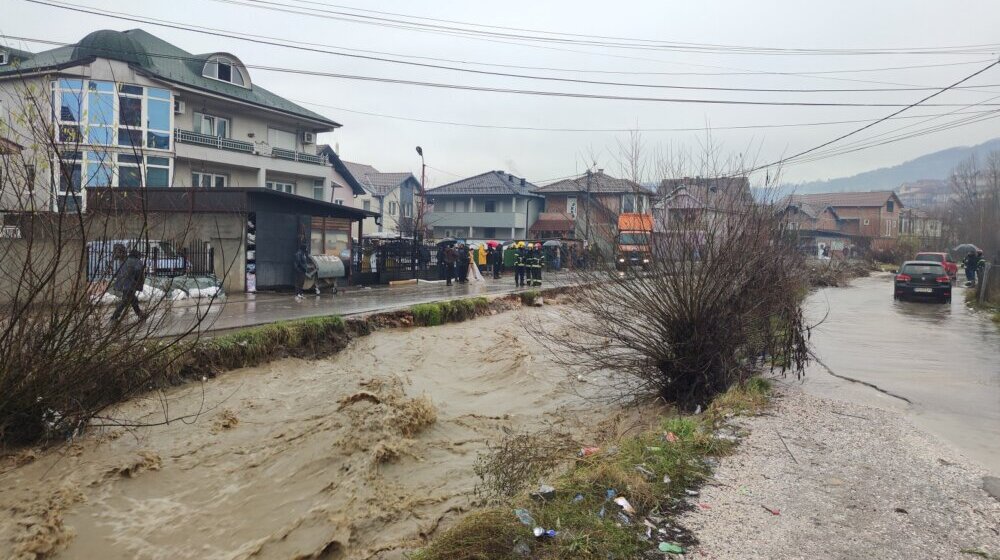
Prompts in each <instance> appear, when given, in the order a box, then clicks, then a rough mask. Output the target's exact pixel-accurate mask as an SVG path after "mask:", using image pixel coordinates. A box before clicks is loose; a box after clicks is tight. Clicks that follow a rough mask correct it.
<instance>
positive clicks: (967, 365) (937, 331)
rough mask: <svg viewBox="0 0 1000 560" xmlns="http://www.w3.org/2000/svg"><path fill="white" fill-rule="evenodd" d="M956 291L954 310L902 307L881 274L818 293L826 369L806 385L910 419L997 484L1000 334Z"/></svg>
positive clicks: (811, 312) (814, 313)
mask: <svg viewBox="0 0 1000 560" xmlns="http://www.w3.org/2000/svg"><path fill="white" fill-rule="evenodd" d="M954 291H955V295H954V298H953V300H952V303H950V304H938V303H915V302H897V301H893V299H892V277H891V276H887V275H879V276H874V277H871V278H860V279H857V280H855V281H854V282H852V285H851V287H847V288H828V289H823V290H819V291H817V292H814V293H813V294H812V295H811V296H810V297H809V300H808V303H807V312H808V316H809V317H810V319H812V320H813V321H814V322H815V321H819V320H821V319H824V317H825V319H824V320H823V323H822V324H820V325H819V326H818V327H817V328H816V330H815V332H814V333H813V336H812V344H813V348H814V351H815V353H816V355H817V356H818V357H819V359H820V361H821V362H822V363H821V364H820V363H814V364H812V365H810V367H809V370H808V372H807V375H806V381H805V383H804V386H805V388H806V390H807V391H811V392H814V393H817V394H820V395H823V396H829V397H834V398H840V399H847V400H853V401H857V402H862V403H865V404H875V405H878V406H882V407H886V408H892V409H896V410H900V411H903V412H904V413H905V414H907V415H908V416H909V417H910V418H911V420H912V421H913V422H914V423H915V424H916V425H917V426H918V427H920V428H921V429H924V430H926V431H928V432H930V433H931V434H933V435H935V436H937V437H938V438H939V439H941V440H943V441H945V442H947V443H949V444H951V445H952V446H954V447H955V448H957V449H958V451H960V452H961V453H963V454H964V455H966V456H967V457H969V458H970V459H972V460H974V461H976V462H978V463H979V464H981V465H982V466H983V467H985V468H986V469H988V470H990V471H992V472H993V473H994V474H996V475H1000V329H998V328H997V325H996V324H994V323H993V322H992V321H991V320H990V318H989V317H988V316H987V315H986V314H984V313H976V312H974V311H971V310H969V309H967V308H966V306H965V301H964V298H963V296H964V289H962V288H956V289H955V290H954ZM824 365H825V366H826V367H824ZM827 368H829V370H827ZM830 371H832V372H834V373H836V374H839V375H842V376H847V377H851V378H853V379H856V380H858V381H863V382H865V383H870V384H873V385H875V386H877V387H878V388H879V389H881V390H882V391H884V392H879V391H877V390H876V389H874V388H872V387H869V386H865V385H861V384H858V383H851V382H847V381H844V380H842V379H838V378H836V377H834V376H831V375H830V374H829V372H830ZM900 397H902V398H900ZM904 399H906V400H904ZM907 400H908V401H909V402H906V401H907Z"/></svg>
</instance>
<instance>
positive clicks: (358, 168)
mask: <svg viewBox="0 0 1000 560" xmlns="http://www.w3.org/2000/svg"><path fill="white" fill-rule="evenodd" d="M343 164H344V169H345V173H344V175H345V177H347V176H350V177H351V179H352V180H353V181H354V182H356V183H358V184H359V185H360V186H361V188H362V190H363V191H364V192H363V193H362V194H360V195H359V196H358V197H357V199H356V200H355V202H354V204H355V207H357V208H361V209H364V210H368V211H371V212H374V213H376V214H378V217H376V218H369V219H367V220H365V221H364V223H362V224H361V229H362V230H363V231H364V232H365V233H366V234H372V235H381V236H386V237H396V236H399V235H403V236H411V235H413V234H414V227H415V225H416V223H417V214H418V212H419V211H420V209H421V197H422V196H423V188H422V187H421V185H420V181H419V180H417V178H416V177H414V176H413V174H412V173H410V172H409V171H399V172H388V173H384V172H382V171H379V170H378V169H375V168H374V167H372V166H371V165H367V164H364V163H354V162H350V161H344V162H343Z"/></svg>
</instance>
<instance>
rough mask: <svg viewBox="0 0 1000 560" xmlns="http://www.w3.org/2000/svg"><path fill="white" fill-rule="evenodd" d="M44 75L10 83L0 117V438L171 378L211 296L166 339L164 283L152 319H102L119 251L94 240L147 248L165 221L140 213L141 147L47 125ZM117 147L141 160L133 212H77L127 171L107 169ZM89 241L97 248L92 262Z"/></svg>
mask: <svg viewBox="0 0 1000 560" xmlns="http://www.w3.org/2000/svg"><path fill="white" fill-rule="evenodd" d="M53 79H54V78H53ZM49 83H50V80H49V79H42V80H39V81H36V82H32V81H29V80H25V81H22V82H18V83H17V84H14V85H13V86H10V87H11V88H13V89H9V90H7V94H8V97H9V98H13V99H16V100H18V102H17V104H16V105H10V104H8V105H5V107H6V111H7V112H6V113H4V114H2V115H0V137H3V138H6V139H7V142H5V144H4V145H5V148H4V149H2V150H0V204H2V205H0V213H2V215H3V219H4V230H3V233H4V235H2V236H0V262H2V263H3V266H2V267H0V446H5V445H10V444H23V443H29V442H36V441H45V440H50V439H56V440H59V439H63V438H65V437H67V436H70V435H72V434H74V433H77V432H79V431H80V430H82V429H84V428H85V427H86V426H87V424H88V422H89V421H90V420H91V419H92V418H93V417H94V416H95V415H96V414H97V413H99V412H100V411H101V410H102V409H104V408H106V407H107V406H109V405H112V404H114V403H116V402H119V401H121V400H123V399H126V398H129V397H131V396H134V395H137V394H139V393H142V392H146V391H149V390H151V389H157V388H159V387H162V386H164V385H166V384H168V383H169V382H170V381H171V379H170V371H171V367H170V366H171V363H172V361H173V360H174V359H175V357H176V356H178V355H180V353H181V352H183V351H184V350H185V349H186V348H189V347H190V345H193V344H194V343H196V342H197V335H198V333H199V331H200V328H201V326H202V323H203V322H204V321H205V319H206V318H207V316H208V309H209V308H210V307H211V306H212V305H213V303H214V301H215V296H213V297H210V298H208V299H207V300H200V301H199V303H198V305H197V306H196V307H194V311H195V313H188V314H187V317H189V318H190V317H193V319H189V320H188V322H186V323H185V324H184V325H183V326H182V327H181V328H179V329H175V332H177V331H179V332H177V334H175V335H173V336H162V333H163V332H164V327H165V326H166V324H167V323H168V322H169V321H170V320H171V314H170V312H169V311H170V307H171V305H172V301H171V300H172V299H173V298H172V297H171V295H170V293H168V291H167V290H152V289H149V290H146V292H148V294H147V295H148V297H144V298H142V299H144V300H145V301H143V303H142V311H143V312H144V314H145V315H146V316H147V317H148V320H144V321H139V320H132V319H124V320H112V319H111V318H110V317H109V316H110V315H111V309H110V307H109V306H108V305H107V302H108V301H109V300H114V299H116V295H115V294H114V291H115V288H114V282H113V281H112V280H113V278H114V276H115V274H116V273H117V272H118V269H119V267H120V266H121V259H120V257H122V255H121V254H120V253H119V252H114V248H113V247H111V246H105V245H108V244H105V245H101V242H102V241H104V240H128V242H129V244H131V245H132V246H134V247H138V246H141V245H142V244H143V243H144V244H145V246H146V247H148V246H149V245H150V241H151V240H156V239H165V238H166V237H165V235H167V234H166V232H167V228H166V225H165V224H163V223H156V221H154V220H153V219H152V218H151V215H150V213H149V212H148V211H147V210H148V205H147V203H146V196H147V195H146V191H145V189H144V188H142V187H144V186H145V182H144V181H145V177H146V173H144V172H143V171H140V170H141V169H144V168H143V167H142V166H143V163H141V162H144V161H145V160H144V159H143V158H144V156H145V153H144V152H145V150H144V148H143V144H142V143H141V142H136V143H135V144H134V145H133V147H132V148H131V149H130V150H124V151H123V150H121V149H116V150H112V149H111V148H110V147H101V146H99V145H94V144H92V143H89V142H88V143H86V144H84V141H85V139H88V138H93V137H94V136H96V133H95V134H94V136H91V132H94V131H91V130H88V127H87V125H84V124H82V121H84V120H85V119H82V118H81V119H79V120H80V121H81V124H79V125H64V124H60V123H58V122H54V120H53V118H52V115H53V114H54V108H53V106H52V99H53V94H52V92H50V91H49V89H48V87H47V84H49ZM81 95H85V94H83V93H82V92H81ZM110 95H120V94H118V93H117V92H112V93H111V94H110ZM92 110H97V109H96V108H94V109H92ZM121 128H122V129H123V130H126V131H127V132H126V133H127V134H131V131H129V130H128V127H127V126H121ZM81 153H86V154H87V155H86V161H87V162H88V164H87V165H84V164H83V162H82V161H81V159H82V158H81ZM122 155H126V156H130V157H131V158H132V159H131V161H133V162H140V163H138V164H137V165H136V168H135V169H136V171H135V177H136V180H137V181H138V183H137V185H136V186H137V187H139V188H133V189H128V193H127V194H128V196H129V197H131V198H130V201H131V202H132V203H131V204H130V208H131V209H130V210H120V211H116V210H114V209H111V210H109V209H107V208H106V209H104V210H101V211H96V210H95V211H90V210H87V211H85V208H84V198H85V197H86V195H87V193H86V192H85V191H86V190H87V189H88V188H89V189H92V190H96V191H99V192H108V190H107V189H110V188H111V187H110V182H109V180H110V177H111V175H110V174H111V173H112V170H113V169H115V170H116V171H115V172H117V173H126V171H125V170H122V169H118V168H116V167H115V165H116V162H118V161H122V159H126V158H121V156H122ZM60 191H61V192H63V193H65V194H60ZM181 221H183V220H181ZM170 232H171V233H170V235H171V236H172V238H173V239H175V240H178V241H179V242H181V243H182V242H183V240H184V238H185V236H186V229H185V227H184V224H183V223H182V224H179V225H178V224H172V226H171V228H170ZM95 244H96V246H97V247H103V250H97V254H96V257H97V258H96V260H95V249H94V248H95ZM122 248H123V249H124V248H125V247H124V246H123V247H122ZM144 256H145V257H147V258H148V256H149V255H148V254H146V255H144ZM234 257H235V256H234ZM223 260H225V257H224V256H223ZM231 264H232V263H230V265H231ZM226 269H227V270H228V267H226ZM215 305H219V304H215Z"/></svg>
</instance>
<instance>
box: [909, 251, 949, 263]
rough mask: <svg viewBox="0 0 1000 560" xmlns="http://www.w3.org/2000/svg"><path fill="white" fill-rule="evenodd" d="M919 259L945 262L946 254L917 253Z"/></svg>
mask: <svg viewBox="0 0 1000 560" xmlns="http://www.w3.org/2000/svg"><path fill="white" fill-rule="evenodd" d="M915 260H918V261H934V262H944V255H934V254H932V253H917V258H916V259H915Z"/></svg>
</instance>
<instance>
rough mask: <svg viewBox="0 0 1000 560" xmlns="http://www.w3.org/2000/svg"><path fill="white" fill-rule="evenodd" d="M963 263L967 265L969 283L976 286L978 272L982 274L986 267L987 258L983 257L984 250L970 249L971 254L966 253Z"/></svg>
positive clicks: (966, 276) (966, 271)
mask: <svg viewBox="0 0 1000 560" xmlns="http://www.w3.org/2000/svg"><path fill="white" fill-rule="evenodd" d="M962 264H963V265H964V266H965V279H966V281H968V285H969V286H975V285H976V284H977V282H976V274H979V275H980V276H981V275H982V274H983V269H984V268H986V259H984V258H983V250H982V249H977V250H975V251H969V254H967V255H965V260H963V261H962Z"/></svg>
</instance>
